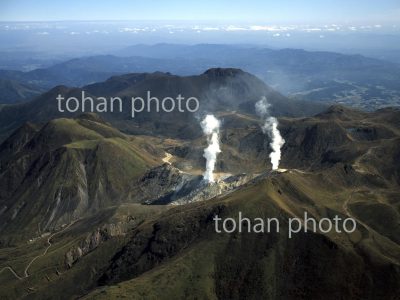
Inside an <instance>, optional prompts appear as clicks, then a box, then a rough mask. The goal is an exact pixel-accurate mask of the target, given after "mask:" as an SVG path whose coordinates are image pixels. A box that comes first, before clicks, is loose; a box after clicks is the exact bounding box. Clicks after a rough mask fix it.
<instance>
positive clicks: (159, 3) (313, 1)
mask: <svg viewBox="0 0 400 300" xmlns="http://www.w3.org/2000/svg"><path fill="white" fill-rule="evenodd" d="M64 20H177V21H178V20H193V21H196V20H210V21H211V20H214V21H239V22H266V23H304V24H313V23H322V22H337V23H382V24H385V23H389V24H390V23H392V24H397V23H400V1H399V0H381V1H375V0H373V1H369V0H273V1H271V0H197V1H189V0H139V1H138V0H113V1H101V0H68V1H64V0H61V1H55V0H1V1H0V21H64Z"/></svg>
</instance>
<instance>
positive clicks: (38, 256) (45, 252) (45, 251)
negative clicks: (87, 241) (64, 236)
mask: <svg viewBox="0 0 400 300" xmlns="http://www.w3.org/2000/svg"><path fill="white" fill-rule="evenodd" d="M77 221H78V220H75V221H73V222H71V223H69V224H68V225H67V226H66V227H65V228H63V229H62V230H60V231H57V232H55V233H53V234H52V235H50V236H49V237H48V238H47V244H48V246H47V247H46V249H45V250H44V251H43V253H41V254H39V255H37V256H35V257H34V258H33V259H32V260H31V261H30V262H29V263H28V265H27V266H26V268H25V270H24V277H21V276H19V275H18V274H17V272H16V271H15V270H14V269H13V268H12V267H10V266H7V267H4V268H2V269H1V270H0V273H2V272H3V271H4V270H9V271H10V272H11V273H12V274H13V275H14V276H15V278H17V279H18V280H22V279H24V278H27V277H29V273H28V270H29V268H30V267H31V265H32V264H33V263H34V262H35V261H36V260H37V259H38V258H40V257H43V256H45V255H46V254H47V252H48V251H49V249H50V247H51V245H52V243H51V239H52V238H53V237H55V236H56V235H58V234H60V233H63V232H64V231H65V230H67V229H68V228H69V227H71V226H72V225H73V224H75V223H76V222H77Z"/></svg>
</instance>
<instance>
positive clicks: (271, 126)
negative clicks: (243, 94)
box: [256, 97, 285, 170]
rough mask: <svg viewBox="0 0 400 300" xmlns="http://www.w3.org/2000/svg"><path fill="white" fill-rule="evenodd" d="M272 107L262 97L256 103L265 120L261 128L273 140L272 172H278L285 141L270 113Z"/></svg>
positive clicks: (271, 144) (258, 112)
mask: <svg viewBox="0 0 400 300" xmlns="http://www.w3.org/2000/svg"><path fill="white" fill-rule="evenodd" d="M270 106H271V104H270V103H268V101H267V98H266V97H262V98H261V100H259V101H258V102H257V103H256V112H257V114H258V115H259V116H260V117H261V118H263V119H264V125H263V126H262V127H261V129H262V131H263V133H264V134H268V135H269V137H270V138H271V140H272V141H271V143H270V144H269V145H270V146H271V148H272V152H271V153H270V155H269V157H270V159H271V164H272V170H277V169H278V168H279V161H280V160H281V148H282V146H283V144H284V143H285V140H284V139H283V138H282V136H281V133H280V132H279V129H278V120H277V119H276V118H275V117H272V116H271V115H270V113H269V107H270Z"/></svg>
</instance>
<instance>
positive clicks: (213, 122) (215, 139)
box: [200, 115, 221, 183]
mask: <svg viewBox="0 0 400 300" xmlns="http://www.w3.org/2000/svg"><path fill="white" fill-rule="evenodd" d="M200 124H201V128H202V129H203V132H204V134H205V135H207V141H208V147H207V148H206V149H204V154H203V156H204V158H205V159H206V171H205V172H204V174H203V177H204V180H206V181H207V182H208V183H214V182H215V180H214V174H213V172H214V169H215V163H216V162H217V155H218V153H220V152H221V149H220V147H219V127H220V121H219V120H218V119H217V118H216V117H214V115H207V116H206V117H205V118H204V119H203V121H201V123H200Z"/></svg>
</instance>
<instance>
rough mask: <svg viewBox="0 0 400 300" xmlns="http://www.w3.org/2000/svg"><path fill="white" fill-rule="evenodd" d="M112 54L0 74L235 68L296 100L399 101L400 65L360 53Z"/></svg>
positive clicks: (38, 76) (32, 80)
mask: <svg viewBox="0 0 400 300" xmlns="http://www.w3.org/2000/svg"><path fill="white" fill-rule="evenodd" d="M113 54H114V55H115V56H113V55H102V56H93V57H82V58H76V59H72V60H69V61H66V62H63V63H60V64H55V65H53V66H51V67H48V68H43V69H36V70H33V71H29V72H21V71H7V70H2V71H0V78H4V79H9V80H15V81H18V82H20V83H24V84H30V85H35V86H38V87H40V88H46V89H49V88H52V87H54V86H56V85H60V84H64V85H70V86H84V85H87V84H90V83H94V82H98V81H102V80H106V79H107V78H109V77H111V76H113V75H118V74H125V73H133V72H134V73H140V72H155V71H162V72H170V73H173V74H176V75H193V74H198V73H201V72H204V71H205V70H207V69H209V68H212V67H234V68H241V69H243V70H245V71H248V72H250V73H253V74H255V75H257V76H258V77H260V78H261V79H262V80H264V81H265V82H266V83H267V84H269V85H270V86H272V87H273V88H275V89H276V90H278V91H279V92H281V93H283V94H285V95H287V96H290V97H294V98H299V99H305V100H310V101H324V102H329V103H340V104H346V105H350V106H355V107H360V108H363V109H367V110H373V109H376V108H380V107H384V106H394V105H399V104H400V89H399V86H400V83H399V78H400V66H399V65H398V64H395V63H390V62H386V61H381V60H377V59H372V58H367V57H363V56H361V55H345V54H338V53H333V52H310V51H304V50H299V49H282V50H273V49H266V48H260V47H251V46H229V45H212V44H204V45H194V46H188V45H174V44H158V45H153V46H149V45H135V46H132V47H128V48H126V49H123V50H120V51H116V52H114V53H113ZM0 94H1V90H0ZM21 100H23V99H21ZM7 102H11V101H7Z"/></svg>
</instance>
